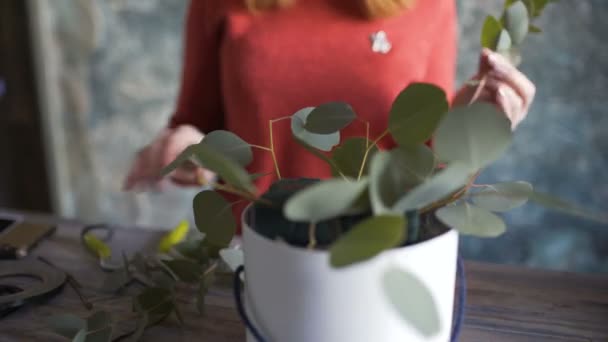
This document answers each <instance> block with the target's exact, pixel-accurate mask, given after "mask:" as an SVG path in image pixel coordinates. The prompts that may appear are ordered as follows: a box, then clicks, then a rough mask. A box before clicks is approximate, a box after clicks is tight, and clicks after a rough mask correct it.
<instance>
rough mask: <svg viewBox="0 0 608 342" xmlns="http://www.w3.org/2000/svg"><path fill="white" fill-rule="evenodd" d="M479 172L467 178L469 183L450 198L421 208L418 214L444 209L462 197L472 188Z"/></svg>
mask: <svg viewBox="0 0 608 342" xmlns="http://www.w3.org/2000/svg"><path fill="white" fill-rule="evenodd" d="M480 172H481V171H477V173H475V174H474V175H473V176H471V177H470V178H469V182H468V183H467V185H465V186H464V187H463V188H462V189H460V190H458V191H457V192H455V193H454V194H453V195H452V196H450V197H449V198H446V199H443V200H441V201H437V202H435V203H433V204H430V205H429V206H427V207H426V208H423V209H422V210H420V214H425V213H427V212H430V211H433V210H435V209H438V208H441V207H444V206H446V205H448V204H450V203H453V202H456V201H457V200H459V199H461V198H462V196H464V195H465V194H466V193H467V191H468V190H469V189H470V188H471V187H472V186H473V182H475V179H477V176H479V173H480Z"/></svg>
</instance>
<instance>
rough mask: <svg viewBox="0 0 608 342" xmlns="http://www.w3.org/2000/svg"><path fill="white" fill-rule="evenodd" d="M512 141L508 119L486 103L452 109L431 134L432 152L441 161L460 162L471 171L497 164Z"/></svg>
mask: <svg viewBox="0 0 608 342" xmlns="http://www.w3.org/2000/svg"><path fill="white" fill-rule="evenodd" d="M511 140H512V132H511V123H510V122H509V119H508V118H507V117H506V116H505V115H504V113H502V112H501V111H500V110H498V109H497V108H496V107H495V106H494V105H492V104H489V103H481V102H479V103H474V104H472V105H470V106H467V107H456V108H454V109H452V110H451V111H450V112H449V113H448V115H447V116H446V118H445V119H444V120H443V121H442V122H441V124H440V125H439V128H438V129H437V133H436V134H435V140H434V148H435V151H436V153H437V155H438V156H439V158H440V159H441V160H442V161H460V162H463V163H465V164H466V165H468V167H469V168H470V169H472V170H477V169H480V168H483V167H484V166H486V165H488V164H490V163H491V162H493V161H495V160H497V159H498V158H499V157H500V156H501V155H502V154H503V153H504V151H505V150H506V149H507V147H509V145H510V143H511Z"/></svg>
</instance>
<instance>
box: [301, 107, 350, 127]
mask: <svg viewBox="0 0 608 342" xmlns="http://www.w3.org/2000/svg"><path fill="white" fill-rule="evenodd" d="M356 118H357V115H356V114H355V112H354V111H353V109H352V108H351V106H350V105H348V104H346V103H342V102H329V103H324V104H322V105H320V106H318V107H316V108H315V109H313V110H312V112H310V114H309V115H308V118H306V119H305V121H306V124H305V125H304V129H305V130H307V131H308V132H310V133H316V134H331V133H335V132H338V131H340V130H341V129H342V128H344V127H346V126H348V125H350V124H351V123H352V122H353V120H355V119H356Z"/></svg>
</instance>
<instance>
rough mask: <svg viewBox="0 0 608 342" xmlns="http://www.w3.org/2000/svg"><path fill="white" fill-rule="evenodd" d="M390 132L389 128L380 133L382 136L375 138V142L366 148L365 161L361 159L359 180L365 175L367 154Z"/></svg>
mask: <svg viewBox="0 0 608 342" xmlns="http://www.w3.org/2000/svg"><path fill="white" fill-rule="evenodd" d="M388 133H389V132H388V129H387V130H386V131H384V132H383V133H382V134H380V136H379V137H378V138H376V140H374V142H373V143H372V144H371V146H369V147H368V148H367V149H366V150H365V154H364V155H363V161H361V168H360V169H359V175H358V176H357V180H361V176H363V169H365V163H366V162H367V156H368V155H369V152H370V151H371V150H372V148H374V146H377V145H378V142H380V140H382V138H384V137H385V136H386V135H387V134H388Z"/></svg>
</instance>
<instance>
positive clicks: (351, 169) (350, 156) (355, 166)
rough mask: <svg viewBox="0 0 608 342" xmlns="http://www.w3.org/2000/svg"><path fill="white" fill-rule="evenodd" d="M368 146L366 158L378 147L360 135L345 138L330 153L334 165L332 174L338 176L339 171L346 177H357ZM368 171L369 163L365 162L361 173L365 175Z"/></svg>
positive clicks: (376, 150)
mask: <svg viewBox="0 0 608 342" xmlns="http://www.w3.org/2000/svg"><path fill="white" fill-rule="evenodd" d="M368 146H371V150H370V152H369V155H368V158H371V157H373V155H374V154H376V152H378V147H376V146H375V145H372V142H371V141H369V140H367V139H366V138H361V137H354V138H348V139H345V140H344V142H343V143H342V144H340V146H338V147H336V148H335V149H334V151H333V153H332V159H333V161H334V165H335V167H334V168H333V170H332V171H333V174H334V176H335V177H337V176H339V175H340V172H341V173H342V174H343V175H345V176H346V177H351V178H357V177H358V176H359V171H360V170H361V165H362V164H363V159H364V158H365V152H366V151H367V148H368ZM338 171H339V172H338ZM368 171H369V163H366V164H365V166H364V167H363V172H362V175H367V174H368Z"/></svg>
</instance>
